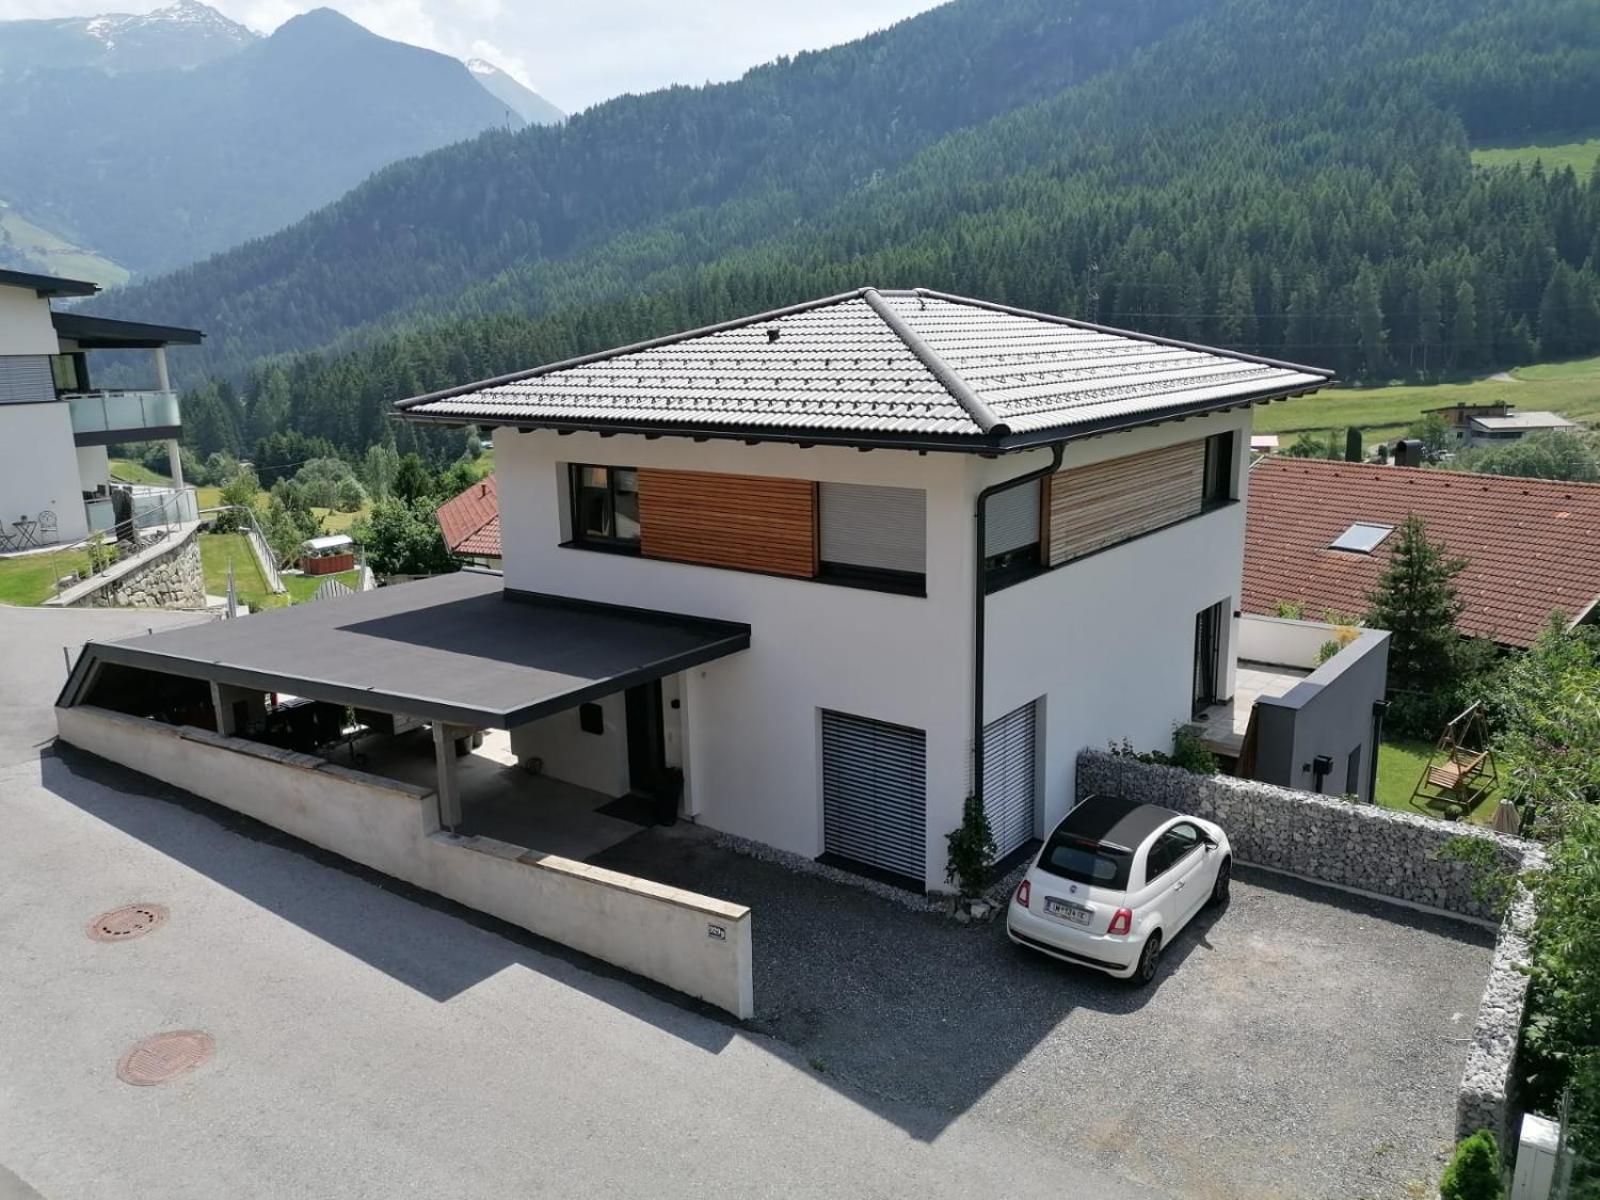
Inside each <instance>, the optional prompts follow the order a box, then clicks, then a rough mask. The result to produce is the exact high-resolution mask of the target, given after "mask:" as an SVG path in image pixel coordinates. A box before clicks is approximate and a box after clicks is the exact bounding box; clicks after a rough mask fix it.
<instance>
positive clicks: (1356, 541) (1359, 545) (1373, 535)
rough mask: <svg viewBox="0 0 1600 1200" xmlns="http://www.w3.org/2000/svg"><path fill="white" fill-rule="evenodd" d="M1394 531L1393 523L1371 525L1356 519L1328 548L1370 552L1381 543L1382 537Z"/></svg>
mask: <svg viewBox="0 0 1600 1200" xmlns="http://www.w3.org/2000/svg"><path fill="white" fill-rule="evenodd" d="M1393 532H1394V526H1393V525H1373V524H1368V523H1366V522H1362V521H1357V522H1356V523H1355V524H1354V525H1352V526H1350V528H1349V529H1346V530H1345V531H1344V532H1343V533H1341V534H1340V535H1339V536H1338V537H1336V538H1334V539H1333V542H1332V543H1331V544H1330V545H1329V547H1328V548H1329V549H1330V550H1349V551H1350V552H1351V553H1353V554H1371V553H1372V552H1373V551H1374V550H1376V549H1377V548H1378V547H1379V546H1381V545H1382V544H1383V539H1384V538H1386V537H1388V536H1389V535H1390V534H1391V533H1393Z"/></svg>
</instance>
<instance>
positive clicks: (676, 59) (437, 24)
mask: <svg viewBox="0 0 1600 1200" xmlns="http://www.w3.org/2000/svg"><path fill="white" fill-rule="evenodd" d="M207 2H208V3H210V4H211V6H212V7H213V8H217V9H220V10H221V11H222V12H224V13H226V14H227V15H228V16H230V17H232V18H233V19H234V20H235V21H239V22H241V23H242V24H245V25H248V26H249V27H250V28H252V29H255V30H257V31H259V32H262V33H268V32H271V31H272V30H273V29H276V28H277V27H278V26H279V25H281V24H282V23H283V22H284V21H286V20H288V19H289V18H290V17H292V16H294V15H295V14H296V13H297V12H303V11H305V10H306V9H309V8H316V7H319V5H318V4H317V3H316V2H315V0H207ZM161 4H162V0H120V2H119V0H105V2H104V4H103V5H102V4H97V3H96V0H0V20H13V19H17V18H22V17H68V16H88V15H91V14H95V13H99V12H104V11H108V10H110V11H118V12H147V11H149V10H150V9H153V8H158V7H161ZM934 6H935V0H333V2H332V3H328V4H326V5H325V7H330V8H337V9H338V10H339V11H340V12H342V13H344V14H345V16H347V17H349V18H350V19H351V20H353V21H356V22H358V23H359V24H362V25H365V26H366V27H367V28H368V29H370V30H372V31H373V32H374V33H378V34H382V35H383V36H384V37H387V38H394V39H395V40H397V41H402V42H410V43H412V44H413V45H417V46H426V47H428V48H429V49H431V50H440V51H443V52H444V53H446V54H451V55H454V56H455V57H457V58H485V59H488V60H489V61H490V62H492V63H494V64H495V65H496V66H499V67H500V68H502V69H503V70H506V71H509V72H510V73H511V74H512V75H514V76H516V77H517V78H518V79H520V80H521V81H522V82H523V83H525V84H527V85H528V86H529V87H531V88H533V89H534V90H535V91H537V92H538V93H540V94H541V95H542V96H544V97H545V98H546V99H547V100H549V101H550V102H551V103H552V104H555V105H556V106H557V107H559V108H562V109H564V110H566V111H567V112H576V111H578V110H579V109H582V108H587V107H588V106H589V105H591V104H595V103H597V102H598V101H601V100H605V99H607V98H608V97H611V96H616V95H620V94H622V93H624V92H646V91H653V90H654V89H656V88H659V87H665V86H666V85H668V84H672V83H690V84H695V83H705V82H707V81H708V80H713V81H714V80H723V79H732V78H735V77H737V76H738V75H741V74H743V73H744V72H745V71H746V70H748V69H749V68H750V67H753V66H755V65H757V64H758V63H763V62H768V61H770V60H771V59H774V58H776V57H778V56H779V55H780V54H793V53H795V52H797V51H800V50H814V49H820V48H821V47H824V46H832V45H836V44H837V43H839V42H846V41H850V40H852V39H854V38H858V37H860V36H862V35H863V34H866V33H870V32H872V31H873V30H875V29H881V28H883V27H884V26H885V25H890V24H893V23H894V22H895V21H898V20H900V19H901V18H903V17H908V16H910V15H912V14H913V13H917V12H921V11H923V10H924V9H929V8H933V7H934Z"/></svg>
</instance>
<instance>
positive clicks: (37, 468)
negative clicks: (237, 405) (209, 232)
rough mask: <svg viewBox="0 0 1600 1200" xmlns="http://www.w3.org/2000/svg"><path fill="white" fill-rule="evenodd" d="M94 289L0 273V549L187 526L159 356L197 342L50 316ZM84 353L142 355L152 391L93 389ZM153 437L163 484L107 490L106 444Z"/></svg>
mask: <svg viewBox="0 0 1600 1200" xmlns="http://www.w3.org/2000/svg"><path fill="white" fill-rule="evenodd" d="M98 290H99V288H98V287H97V285H95V284H92V283H85V282H82V281H79V280H73V279H58V278H56V277H54V276H50V275H33V274H29V273H27V272H23V271H8V270H0V551H5V550H16V549H26V548H29V547H31V546H35V545H50V544H53V543H72V542H76V541H79V540H81V539H82V538H84V537H86V536H87V535H88V534H89V533H90V532H92V531H109V530H111V529H112V528H113V526H114V525H116V524H117V523H119V522H128V521H132V522H135V523H137V524H144V523H149V522H153V521H158V520H159V521H162V522H172V521H177V520H193V519H194V494H193V492H192V491H191V490H186V489H185V488H184V486H183V477H182V466H181V465H180V464H179V463H178V455H177V447H178V438H179V436H180V434H181V432H182V418H181V416H180V415H179V412H178V397H177V393H176V392H174V391H173V390H172V386H171V384H170V382H169V381H168V378H167V360H166V347H167V346H169V345H197V344H198V343H199V342H200V339H201V334H200V332H199V331H198V330H194V329H180V328H176V327H173V326H167V325H149V324H144V323H141V322H135V321H115V320H109V319H107V318H104V317H91V316H87V315H83V314H79V313H74V312H57V311H54V310H53V309H52V307H51V301H52V300H54V299H58V298H71V297H83V296H90V295H93V294H94V293H95V292H96V291H98ZM95 350H145V351H149V352H150V354H151V359H150V363H151V379H150V382H151V384H152V385H153V386H151V387H148V388H144V389H140V390H118V391H97V390H95V389H94V388H93V386H92V385H91V383H90V380H89V365H90V364H89V354H90V352H91V351H95ZM156 440H164V441H166V442H167V446H168V452H169V457H170V459H171V461H172V462H173V464H174V467H173V470H174V473H175V478H174V480H173V484H174V487H173V488H171V489H152V488H137V489H136V488H114V487H113V486H112V481H111V476H110V471H109V468H108V463H107V457H106V447H107V446H109V445H115V444H119V443H131V442H144V441H156ZM119 509H121V510H122V511H120V512H119Z"/></svg>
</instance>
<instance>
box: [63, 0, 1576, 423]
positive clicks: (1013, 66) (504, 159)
mask: <svg viewBox="0 0 1600 1200" xmlns="http://www.w3.org/2000/svg"><path fill="white" fill-rule="evenodd" d="M1584 111H1600V6H1596V5H1594V4H1593V3H1592V2H1590V0H1427V2H1425V3H1418V2H1416V0H1270V2H1268V0H1133V2H1129V0H1053V2H1052V0H956V2H955V3H952V4H949V5H947V6H945V7H943V8H939V9H935V10H932V11H930V12H928V13H925V14H923V15H921V16H918V17H915V18H912V19H911V20H908V21H906V22H903V23H901V24H899V25H897V26H894V27H893V28H891V29H889V30H886V31H884V32H882V33H880V34H877V35H874V36H872V37H870V38H866V39H863V40H861V41H858V42H854V43H850V44H848V45H844V46H839V47H834V48H832V49H829V50H825V51H821V52H818V53H814V54H802V55H798V56H796V57H794V58H793V59H785V60H781V61H779V62H776V63H773V64H770V65H768V66H765V67H761V68H758V69H757V70H755V71H752V72H750V73H749V74H748V75H746V76H745V77H744V78H743V79H740V80H737V81H735V82H732V83H728V84H722V85H716V86H709V87H703V88H671V89H666V90H664V91H661V92H657V93H653V94H650V95H647V96H630V97H622V98H619V99H617V100H613V101H610V102H607V103H605V104H601V105H597V106H595V107H594V108H591V109H588V110H586V111H584V112H582V113H579V114H577V115H575V116H573V117H571V118H569V119H568V120H567V121H566V122H564V123H563V124H562V125H560V126H557V127H553V128H530V129H526V130H522V131H520V132H509V131H500V132H495V133H490V134H486V135H484V136H483V137H481V138H479V139H477V140H476V141H473V142H469V143H463V144H460V145H455V146H450V147H446V148H444V149H442V150H439V151H436V152H434V153H432V154H429V155H426V156H424V157H421V158H418V159H414V160H411V161H408V162H404V163H399V164H396V165H395V166H393V167H391V168H389V169H388V170H386V171H383V172H381V173H380V174H378V175H377V176H375V177H374V178H373V179H371V180H369V181H367V182H366V183H365V184H363V185H362V186H360V187H358V188H356V189H355V190H353V191H352V192H351V193H350V194H348V195H347V196H345V197H343V198H342V199H341V200H340V201H339V202H338V203H336V204H333V205H330V206H329V207H327V208H325V209H323V210H321V211H319V212H317V213H315V214H313V215H312V216H311V217H309V218H307V219H306V220H304V221H302V222H300V223H298V224H297V225H295V226H293V227H291V228H289V229H286V230H283V231H281V232H280V233H278V234H275V235H273V236H272V237H270V238H265V239H261V240H259V241H257V242H254V243H252V244H250V245H247V246H242V247H239V248H237V249H235V250H234V251H231V252H229V253H227V254H224V255H220V256H218V257H217V258H215V259H213V260H211V261H209V262H206V263H202V264H197V265H196V266H194V267H191V268H188V269H186V270H183V271H180V272H177V273H175V274H174V275H172V276H170V277H168V278H166V279H162V280H156V281H152V282H150V283H147V284H145V285H142V286H138V287H134V288H130V289H128V290H126V291H124V292H120V293H117V294H112V295H108V296H104V297H101V298H100V299H98V300H96V301H95V302H93V304H92V306H91V307H93V308H94V309H95V310H96V311H103V312H109V313H115V314H119V315H124V314H125V315H128V316H132V317H140V316H144V317H148V318H151V319H154V318H156V317H157V316H158V315H164V316H165V318H166V319H169V320H180V319H181V320H187V321H190V322H192V323H195V324H198V325H200V326H202V327H204V328H206V329H207V330H208V334H209V336H208V339H207V345H206V347H204V348H203V349H202V351H201V353H199V354H196V355H188V356H185V358H186V359H187V360H188V361H189V362H190V363H195V362H196V361H197V360H198V362H199V365H200V366H201V367H202V369H207V370H211V371H216V372H219V373H222V374H225V375H227V376H228V377H230V378H231V379H232V380H233V381H235V382H237V383H241V384H242V385H243V401H242V403H241V404H240V405H238V406H237V411H233V410H229V411H228V412H227V413H226V414H220V415H217V417H216V419H215V420H211V421H209V422H208V425H209V427H210V428H214V429H223V428H226V427H229V423H230V422H231V423H232V424H233V426H235V427H237V429H238V435H237V436H238V437H239V438H242V439H245V441H246V442H248V440H249V439H250V438H252V437H255V436H260V433H261V432H262V431H263V430H266V431H271V430H274V429H277V428H279V427H280V426H284V425H286V426H288V427H290V428H292V429H294V430H296V431H297V432H300V433H302V434H305V435H307V436H317V437H325V438H327V439H329V440H330V441H331V442H333V443H334V444H335V445H336V446H338V447H340V448H342V449H344V450H347V451H359V450H360V449H362V448H363V447H364V446H365V445H367V444H369V443H370V442H371V441H373V440H386V439H389V438H400V439H413V438H415V437H416V436H417V435H416V434H415V431H412V430H409V427H408V428H407V429H405V430H400V431H397V430H395V429H394V428H393V425H392V423H391V422H388V421H387V420H386V419H385V406H386V404H387V402H388V401H391V400H393V399H395V398H397V397H400V396H404V395H408V394H414V393H416V392H420V391H425V390H428V389H430V388H432V387H436V386H443V385H445V384H448V383H455V382H461V381H463V380H466V379H471V378H474V377H481V376H484V375H489V374H494V373H496V372H499V371H504V370H509V369H512V368H515V367H524V366H527V365H529V364H530V363H536V362H541V361H549V360H551V359H554V358H559V357H563V356H566V355H570V354H574V353H582V352H585V351H589V350H595V349H599V348H603V347H605V346H608V345H613V344H617V343H621V342H626V341H629V340H633V339H636V338H641V337H647V336H651V335H653V334H659V333H664V332H668V331H670V330H672V329H677V328H683V327H686V326H690V325H694V324H697V323H701V322H707V321H713V320H717V319H721V318H725V317H728V316H733V315H736V314H738V313H742V312H749V311H753V310H756V309H759V308H762V307H767V306H776V305H779V304H783V303H786V302H790V301H794V300H800V299H804V298H807V297H811V296H815V295H819V294H824V293H826V292H830V291H838V290H841V289H843V288H846V287H851V286H859V285H860V284H862V283H865V282H871V283H876V284H879V285H882V286H907V285H913V286H914V285H925V286H932V287H937V288H943V289H946V290H950V291H960V292H966V293H969V294H976V295H982V296H988V297H992V298H994V299H997V300H1002V301H1008V302H1011V303H1016V304H1021V305H1024V306H1028V307H1034V308H1040V309H1045V310H1049V311H1054V312H1063V313H1067V314H1070V315H1076V316H1081V317H1085V318H1088V319H1091V320H1098V321H1103V322H1106V323H1108V324H1116V325H1123V326H1129V327H1134V328H1139V329H1146V330H1149V331H1151V332H1154V333H1160V334H1166V335H1169V336H1173V337H1179V338H1188V339H1194V340H1200V341H1207V342H1213V343H1217V344H1222V345H1228V346H1233V347H1236V348H1239V349H1242V350H1246V351H1252V352H1256V353H1262V354H1267V355H1270V356H1274V357H1281V358H1289V359H1300V360H1304V361H1310V362H1315V363H1319V364H1322V365H1326V366H1330V367H1333V368H1335V369H1336V370H1338V371H1339V372H1340V373H1341V374H1342V375H1345V376H1346V377H1367V378H1373V379H1386V378H1394V377H1403V376H1409V377H1417V378H1433V377H1437V375H1438V374H1439V373H1440V372H1441V371H1446V372H1463V373H1466V372H1472V371H1480V370H1482V369H1484V368H1486V367H1487V368H1491V369H1492V368H1493V367H1495V366H1505V365H1512V364H1515V363H1517V362H1524V361H1529V360H1531V359H1533V358H1535V357H1537V356H1539V355H1540V354H1541V353H1543V352H1545V351H1544V350H1543V347H1545V346H1548V347H1551V348H1552V349H1551V351H1549V352H1550V353H1554V352H1555V351H1554V349H1553V348H1554V347H1561V348H1562V349H1561V352H1562V353H1596V352H1600V272H1597V269H1596V265H1597V264H1600V175H1597V176H1595V177H1592V178H1589V179H1587V180H1585V179H1578V178H1577V177H1576V176H1574V175H1573V174H1572V173H1570V172H1563V173H1548V172H1544V171H1524V170H1517V169H1503V170H1495V171H1483V170H1479V169H1476V168H1474V167H1473V166H1472V163H1471V160H1470V157H1469V145H1470V143H1471V141H1472V140H1474V139H1483V138H1488V137H1510V136H1513V135H1516V134H1519V133H1520V132H1523V131H1529V130H1534V131H1537V130H1541V129H1555V128H1560V127H1562V125H1561V122H1562V121H1563V120H1567V121H1570V116H1569V114H1570V113H1572V112H1584ZM297 351H315V353H301V354H295V355H294V356H293V357H282V356H283V355H284V354H285V352H290V353H293V352H297ZM274 356H276V357H274ZM206 394H209V393H206ZM262 397H269V398H270V403H263V401H262ZM206 403H207V402H206V401H205V400H204V399H203V396H202V398H201V399H199V400H198V401H197V405H198V407H197V408H196V409H195V410H194V411H196V412H197V413H199V412H202V411H203V410H204V405H205V404H206ZM219 444H221V443H212V444H209V445H206V446H205V448H207V449H213V448H217V446H218V445H219ZM426 445H429V446H431V445H432V443H426ZM433 448H434V449H438V450H439V451H440V452H441V453H442V452H443V449H442V443H441V444H440V445H438V446H433Z"/></svg>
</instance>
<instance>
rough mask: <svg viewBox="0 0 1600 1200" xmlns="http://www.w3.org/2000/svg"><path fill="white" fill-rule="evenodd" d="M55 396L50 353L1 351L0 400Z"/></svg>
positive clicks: (31, 399)
mask: <svg viewBox="0 0 1600 1200" xmlns="http://www.w3.org/2000/svg"><path fill="white" fill-rule="evenodd" d="M55 398H56V383H55V377H54V376H53V375H51V374H50V356H49V355H47V354H0V404H9V403H16V402H17V401H37V400H54V399H55Z"/></svg>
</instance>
